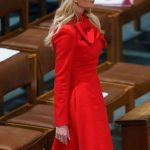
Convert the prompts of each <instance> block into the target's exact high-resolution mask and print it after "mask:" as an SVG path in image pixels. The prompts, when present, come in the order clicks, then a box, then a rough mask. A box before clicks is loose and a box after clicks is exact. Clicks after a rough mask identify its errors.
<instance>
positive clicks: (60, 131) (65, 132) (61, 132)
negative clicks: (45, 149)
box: [55, 125, 70, 145]
mask: <svg viewBox="0 0 150 150" xmlns="http://www.w3.org/2000/svg"><path fill="white" fill-rule="evenodd" d="M55 138H57V139H58V140H59V141H60V142H61V143H63V144H66V145H67V143H68V140H67V139H69V140H70V135H69V129H68V126H67V125H63V126H59V127H58V126H57V127H56V134H55Z"/></svg>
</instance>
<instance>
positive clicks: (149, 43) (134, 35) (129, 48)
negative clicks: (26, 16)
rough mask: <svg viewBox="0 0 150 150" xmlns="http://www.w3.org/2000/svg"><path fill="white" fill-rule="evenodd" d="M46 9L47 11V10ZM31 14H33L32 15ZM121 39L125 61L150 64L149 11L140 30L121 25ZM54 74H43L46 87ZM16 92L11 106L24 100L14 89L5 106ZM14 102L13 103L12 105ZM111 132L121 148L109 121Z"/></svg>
mask: <svg viewBox="0 0 150 150" xmlns="http://www.w3.org/2000/svg"><path fill="white" fill-rule="evenodd" d="M48 1H49V2H53V0H48ZM49 4H50V5H49V6H50V7H49V8H48V9H49V10H50V9H51V8H52V7H51V6H52V5H51V3H49ZM53 4H54V7H56V5H57V4H56V3H53ZM49 10H48V11H49ZM32 13H33V14H34V15H35V14H36V8H33V10H32ZM34 15H33V16H34ZM34 17H36V16H34ZM34 17H32V16H31V18H30V19H31V20H32V19H34ZM15 21H17V18H14V17H12V18H11V23H12V24H13V23H14V22H15ZM123 41H124V43H123V44H124V48H123V57H124V60H125V61H126V62H129V63H138V64H143V65H150V13H149V14H147V15H145V16H143V17H142V30H141V31H134V29H133V26H132V23H128V24H127V25H125V26H124V27H123ZM52 76H54V72H51V73H48V74H47V75H46V76H45V81H46V82H47V88H46V89H48V88H50V87H52V86H53V82H52V80H51V81H49V79H50V78H51V77H52ZM16 93H21V95H22V96H21V97H19V98H20V100H19V101H17V102H15V103H13V106H12V107H14V106H16V105H20V104H22V103H23V102H24V101H22V98H24V92H23V91H22V90H20V89H18V91H15V92H13V93H11V94H9V95H7V96H6V97H5V98H6V101H7V106H10V103H9V101H8V100H7V99H9V98H10V97H11V98H12V97H13V98H15V97H16V95H17V94H16ZM148 99H149V100H150V93H148V94H146V95H144V96H142V97H141V98H139V99H137V101H136V105H140V104H141V103H142V102H144V101H147V100H148ZM14 104H15V105H14ZM8 110H9V107H7V111H8ZM123 114H124V108H120V109H118V110H117V111H115V113H114V120H116V119H118V118H119V117H120V116H122V115H123ZM110 127H111V132H112V137H113V142H114V147H115V150H121V140H122V139H121V134H120V127H119V126H118V125H117V124H115V123H111V124H110Z"/></svg>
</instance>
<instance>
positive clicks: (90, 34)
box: [75, 16, 105, 44]
mask: <svg viewBox="0 0 150 150" xmlns="http://www.w3.org/2000/svg"><path fill="white" fill-rule="evenodd" d="M81 19H82V20H81V21H77V22H76V23H75V28H76V29H77V31H78V32H79V33H80V35H81V36H82V37H83V38H84V40H85V41H87V42H88V43H89V44H93V43H94V42H95V41H96V40H97V39H98V38H100V39H101V40H102V41H103V42H104V43H105V39H104V37H103V35H102V33H101V32H100V31H99V30H98V29H97V28H96V27H95V26H94V25H93V24H92V23H91V22H90V21H89V19H88V18H86V17H85V16H82V18H81Z"/></svg>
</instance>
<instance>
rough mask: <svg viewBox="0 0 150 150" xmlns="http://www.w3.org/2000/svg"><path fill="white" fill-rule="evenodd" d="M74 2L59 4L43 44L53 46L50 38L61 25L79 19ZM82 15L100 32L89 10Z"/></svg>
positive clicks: (96, 19)
mask: <svg viewBox="0 0 150 150" xmlns="http://www.w3.org/2000/svg"><path fill="white" fill-rule="evenodd" d="M75 5H76V4H75V2H74V0H64V1H62V2H61V5H60V7H59V8H58V9H57V11H56V13H55V16H54V19H53V22H52V24H51V25H50V29H49V32H48V35H47V37H46V38H45V44H46V45H49V46H53V44H52V37H53V35H54V34H55V33H57V32H58V31H59V29H60V28H61V26H62V25H64V24H66V23H67V22H69V21H70V20H71V19H72V18H74V17H76V19H77V20H78V19H79V17H78V16H77V13H76V7H75ZM84 15H85V16H86V17H88V18H89V20H90V21H91V22H92V23H93V24H94V25H95V26H96V27H97V28H99V30H101V25H100V22H99V19H98V17H97V16H95V15H94V14H93V13H92V12H91V9H86V10H85V12H84Z"/></svg>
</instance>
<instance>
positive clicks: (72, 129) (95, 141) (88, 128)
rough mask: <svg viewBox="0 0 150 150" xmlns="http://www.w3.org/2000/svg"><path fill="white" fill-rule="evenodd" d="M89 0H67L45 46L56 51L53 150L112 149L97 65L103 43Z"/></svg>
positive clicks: (56, 16)
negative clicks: (49, 46) (48, 45)
mask: <svg viewBox="0 0 150 150" xmlns="http://www.w3.org/2000/svg"><path fill="white" fill-rule="evenodd" d="M93 5H94V1H93V0H92V1H91V0H75V1H74V0H65V1H64V2H62V4H61V6H60V7H59V9H58V10H57V12H56V14H55V17H54V21H53V24H52V26H51V28H50V31H49V34H48V36H47V37H46V42H47V44H52V45H53V47H54V48H55V51H56V62H55V81H54V110H55V111H54V117H55V125H56V134H55V139H54V143H53V147H52V150H113V146H112V140H111V135H110V130H109V124H108V120H107V114H106V108H105V104H104V99H103V96H102V91H101V87H100V83H99V78H98V75H97V70H96V66H97V64H98V58H99V55H100V52H101V50H102V48H103V47H104V46H105V40H104V38H103V35H102V33H101V30H100V23H99V20H98V18H97V17H96V16H95V15H94V14H92V13H91V12H90V9H91V8H92V7H93Z"/></svg>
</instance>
